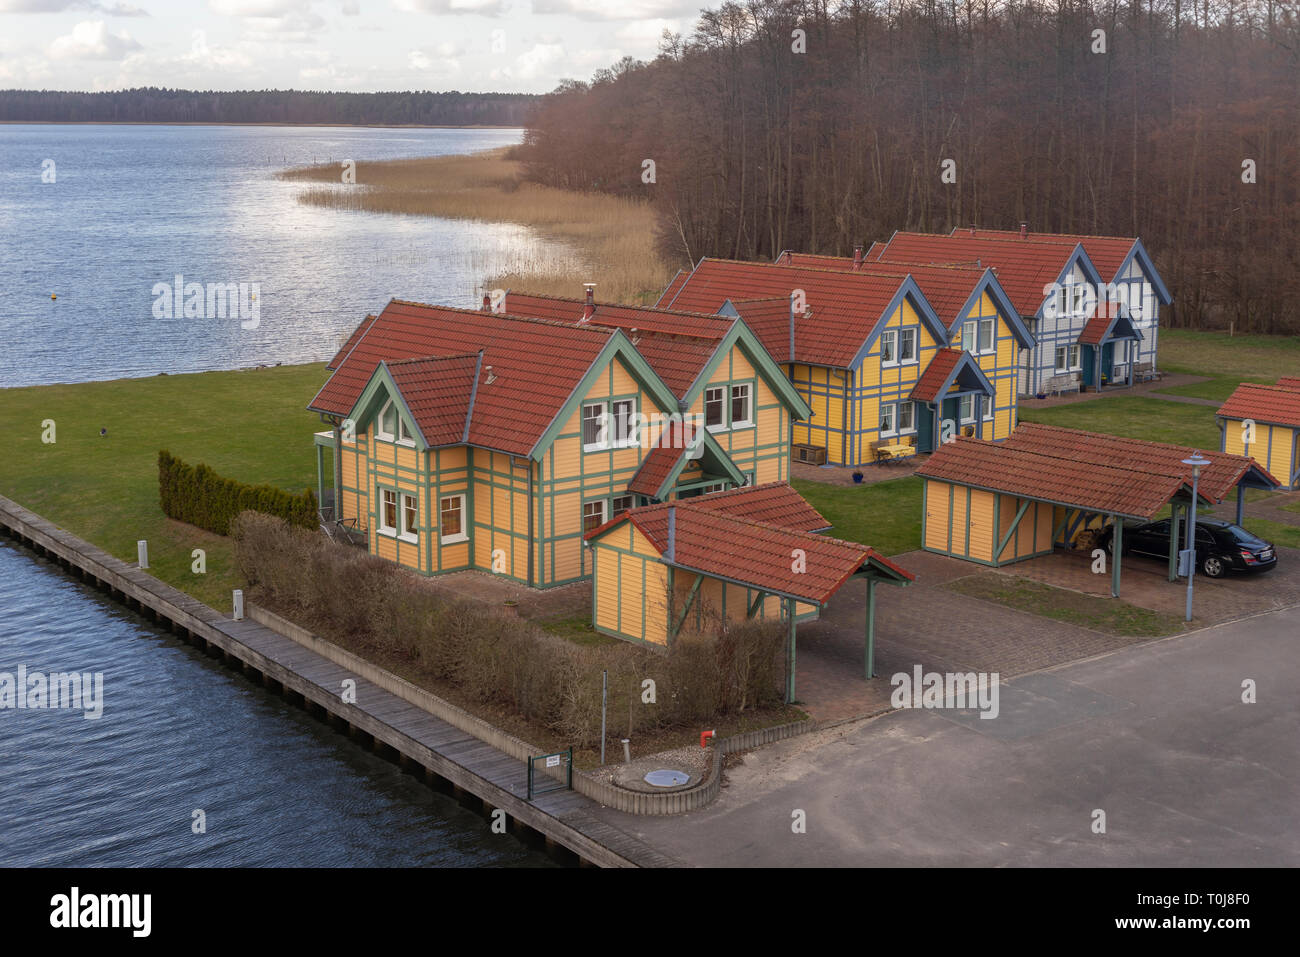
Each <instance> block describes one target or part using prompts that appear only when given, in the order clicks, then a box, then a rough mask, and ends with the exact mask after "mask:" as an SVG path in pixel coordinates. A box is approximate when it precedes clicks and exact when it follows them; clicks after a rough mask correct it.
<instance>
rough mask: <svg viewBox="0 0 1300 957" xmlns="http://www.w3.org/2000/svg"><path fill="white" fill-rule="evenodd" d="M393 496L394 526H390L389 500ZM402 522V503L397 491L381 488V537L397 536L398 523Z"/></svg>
mask: <svg viewBox="0 0 1300 957" xmlns="http://www.w3.org/2000/svg"><path fill="white" fill-rule="evenodd" d="M389 496H392V504H393V519H394V524H392V525H389V524H388V521H387V516H388V499H389ZM401 520H402V513H401V501H400V500H399V499H398V497H397V490H396V489H391V488H381V489H380V490H379V533H380V534H381V535H390V536H393V537H396V536H397V525H396V522H400V521H401Z"/></svg>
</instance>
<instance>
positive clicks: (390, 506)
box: [383, 489, 397, 528]
mask: <svg viewBox="0 0 1300 957" xmlns="http://www.w3.org/2000/svg"><path fill="white" fill-rule="evenodd" d="M383 521H384V528H396V527H397V493H396V492H390V491H389V490H388V489H384V514H383Z"/></svg>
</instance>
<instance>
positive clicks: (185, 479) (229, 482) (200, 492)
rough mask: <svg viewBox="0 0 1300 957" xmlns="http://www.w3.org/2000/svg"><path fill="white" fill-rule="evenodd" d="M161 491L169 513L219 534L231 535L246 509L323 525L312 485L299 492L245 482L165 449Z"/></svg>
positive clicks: (160, 464)
mask: <svg viewBox="0 0 1300 957" xmlns="http://www.w3.org/2000/svg"><path fill="white" fill-rule="evenodd" d="M158 497H159V499H160V500H161V502H162V510H163V514H164V515H166V516H167V517H168V518H174V519H176V520H177V521H181V522H188V523H189V524H190V525H197V526H198V527H199V528H204V529H207V530H208V531H209V532H216V533H217V534H218V535H229V534H230V524H231V522H232V521H233V520H234V518H235V516H236V515H238V514H239V513H240V512H244V511H253V512H263V513H264V514H267V515H274V516H276V517H277V518H281V519H284V520H285V521H286V522H288V523H289V524H290V525H297V526H299V527H300V528H310V529H316V528H318V527H319V526H320V513H319V510H318V509H319V506H318V505H317V503H316V493H315V492H313V491H312V490H311V489H307V491H305V492H301V493H299V494H297V495H294V494H293V493H292V492H286V491H285V490H284V489H280V488H276V487H275V486H273V485H245V484H244V483H243V482H237V481H235V480H234V479H229V478H223V477H222V476H220V475H218V474H217V473H216V472H214V471H213V470H212V469H210V468H208V466H206V465H203V464H199V465H189V464H187V463H186V462H184V461H182V460H181V459H178V458H177V457H176V456H174V455H172V454H171V453H170V452H168V451H167V450H165V449H163V450H160V451H159V452H158Z"/></svg>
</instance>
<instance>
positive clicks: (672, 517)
mask: <svg viewBox="0 0 1300 957" xmlns="http://www.w3.org/2000/svg"><path fill="white" fill-rule="evenodd" d="M664 557H665V558H667V559H668V560H669V561H670V562H675V561H677V507H676V506H675V505H669V506H668V550H667V551H666V552H665V553H664Z"/></svg>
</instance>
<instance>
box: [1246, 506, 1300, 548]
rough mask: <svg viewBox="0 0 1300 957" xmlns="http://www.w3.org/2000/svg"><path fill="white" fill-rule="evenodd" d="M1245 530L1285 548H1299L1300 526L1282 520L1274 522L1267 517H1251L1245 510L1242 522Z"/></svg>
mask: <svg viewBox="0 0 1300 957" xmlns="http://www.w3.org/2000/svg"><path fill="white" fill-rule="evenodd" d="M1244 527H1245V529H1246V531H1248V532H1252V533H1253V534H1255V535H1258V536H1259V537H1260V538H1262V539H1264V540H1265V541H1269V542H1272V543H1273V544H1274V545H1285V546H1286V547H1287V548H1300V527H1297V526H1295V525H1287V524H1286V523H1284V522H1274V521H1271V520H1270V519H1267V518H1251V517H1250V512H1249V511H1248V512H1246V521H1245V524H1244Z"/></svg>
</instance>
